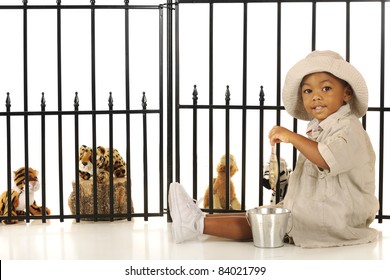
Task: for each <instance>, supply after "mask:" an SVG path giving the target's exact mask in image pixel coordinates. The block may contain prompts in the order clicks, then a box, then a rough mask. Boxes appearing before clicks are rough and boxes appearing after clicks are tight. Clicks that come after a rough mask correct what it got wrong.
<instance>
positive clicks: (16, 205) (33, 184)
mask: <svg viewBox="0 0 390 280" xmlns="http://www.w3.org/2000/svg"><path fill="white" fill-rule="evenodd" d="M25 175H26V169H25V168H24V167H21V168H19V169H18V170H17V171H14V183H15V185H14V186H13V187H12V190H11V203H12V205H11V211H12V213H11V215H12V216H24V215H26V212H25V210H26V193H25V182H26V180H25ZM37 176H38V171H36V170H34V169H32V168H29V169H28V177H29V201H30V206H29V212H30V214H31V215H33V216H38V215H42V213H43V209H42V207H41V206H38V205H37V204H36V202H35V200H34V193H35V192H36V191H38V190H39V187H40V185H39V181H38V177H37ZM31 202H32V203H31ZM45 212H46V214H47V215H50V209H49V208H46V211H45ZM0 216H8V191H5V192H3V193H2V194H1V196H0ZM2 222H3V223H4V224H15V223H17V222H18V220H17V219H11V220H8V219H4V220H3V221H2Z"/></svg>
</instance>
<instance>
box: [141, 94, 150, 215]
mask: <svg viewBox="0 0 390 280" xmlns="http://www.w3.org/2000/svg"><path fill="white" fill-rule="evenodd" d="M146 106H147V100H146V95H145V92H143V93H142V109H143V113H142V120H143V122H142V124H143V140H142V142H143V153H144V155H143V157H144V161H143V162H144V164H143V168H144V220H145V221H147V220H148V213H149V210H148V208H149V207H148V124H147V117H146V116H147V111H146Z"/></svg>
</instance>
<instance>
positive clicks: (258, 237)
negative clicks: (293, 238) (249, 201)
mask: <svg viewBox="0 0 390 280" xmlns="http://www.w3.org/2000/svg"><path fill="white" fill-rule="evenodd" d="M290 214H291V211H290V210H288V209H286V208H281V207H274V206H271V207H264V206H263V207H256V208H253V209H250V210H248V211H247V213H246V215H247V218H248V220H249V224H250V226H251V229H252V235H253V243H254V245H255V246H256V247H260V248H278V247H282V246H283V238H284V236H285V234H286V233H287V224H288V218H289V217H290Z"/></svg>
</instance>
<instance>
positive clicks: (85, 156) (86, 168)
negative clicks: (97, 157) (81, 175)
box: [79, 145, 93, 175]
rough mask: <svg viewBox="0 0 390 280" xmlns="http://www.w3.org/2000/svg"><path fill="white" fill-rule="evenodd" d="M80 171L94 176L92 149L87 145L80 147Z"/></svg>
mask: <svg viewBox="0 0 390 280" xmlns="http://www.w3.org/2000/svg"><path fill="white" fill-rule="evenodd" d="M79 159H80V160H79V170H80V171H82V172H87V173H89V174H91V175H92V174H93V164H92V149H91V148H90V147H87V146H85V145H81V146H80V157H79Z"/></svg>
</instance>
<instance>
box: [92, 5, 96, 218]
mask: <svg viewBox="0 0 390 280" xmlns="http://www.w3.org/2000/svg"><path fill="white" fill-rule="evenodd" d="M95 44H96V40H95V0H91V89H92V92H91V97H92V162H93V213H94V220H95V221H97V214H98V207H97V176H96V175H97V174H96V173H97V172H96V171H97V168H96V52H95V49H96V46H95Z"/></svg>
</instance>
